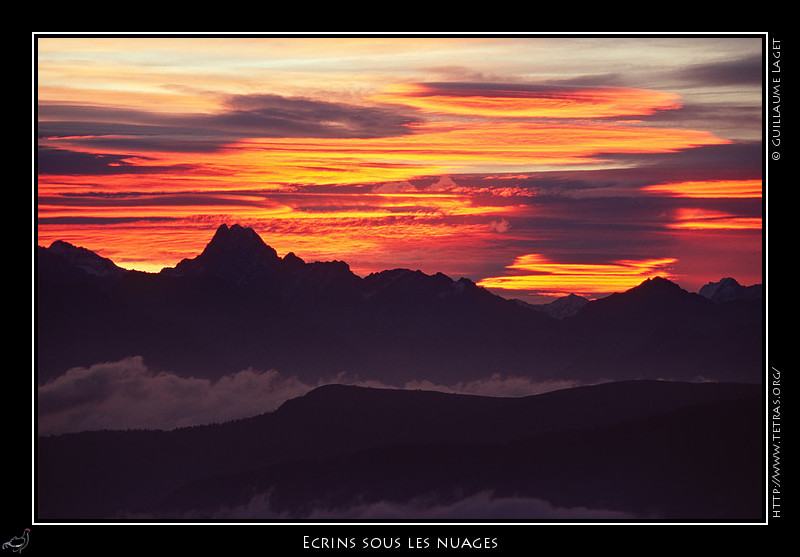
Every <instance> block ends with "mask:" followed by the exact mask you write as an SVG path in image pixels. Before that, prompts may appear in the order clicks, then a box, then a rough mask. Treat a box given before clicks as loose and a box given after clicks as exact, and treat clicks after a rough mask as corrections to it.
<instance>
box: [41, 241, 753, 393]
mask: <svg viewBox="0 0 800 557" xmlns="http://www.w3.org/2000/svg"><path fill="white" fill-rule="evenodd" d="M37 254H38V257H37V262H38V263H37V282H36V288H37V291H36V341H37V343H36V350H37V374H38V381H39V383H43V382H45V381H46V380H48V379H51V378H53V377H56V376H59V375H62V374H63V373H64V372H66V371H67V370H68V369H70V368H71V367H76V366H83V367H88V366H91V365H93V364H96V363H98V362H113V361H120V360H123V359H125V358H129V357H134V356H141V357H142V358H143V359H144V361H145V362H146V364H147V365H148V366H149V367H151V368H153V369H158V370H166V371H169V372H173V373H177V374H180V375H186V376H195V377H205V378H219V377H221V376H224V375H228V374H232V373H236V372H239V371H241V370H244V369H248V368H252V369H256V370H268V369H275V370H278V371H279V372H281V373H285V374H287V375H296V376H298V377H300V378H301V379H303V380H305V381H309V382H313V381H316V380H319V379H320V378H330V377H332V376H334V375H335V374H337V373H340V372H346V373H349V374H352V375H358V376H360V377H362V378H375V379H379V380H381V381H382V382H383V383H385V384H390V385H398V386H400V385H403V384H405V383H406V382H408V381H412V380H415V379H422V380H427V381H432V382H435V383H439V384H453V383H456V382H462V381H470V380H474V379H480V378H485V377H488V376H490V375H492V374H494V373H499V374H502V375H505V376H522V377H529V378H532V379H535V380H574V381H580V382H593V381H598V380H607V379H613V380H624V379H659V378H664V379H675V380H697V379H700V378H702V379H711V380H719V381H737V382H742V381H744V382H758V381H760V378H761V369H762V365H761V363H762V361H763V321H762V315H763V305H762V302H761V299H760V298H759V297H758V296H752V295H750V296H747V297H744V298H737V297H735V296H734V297H733V298H732V297H731V296H726V297H725V301H724V302H715V301H713V300H711V299H709V298H708V297H706V296H701V295H699V294H694V293H690V292H687V291H685V290H683V289H682V288H680V287H679V286H678V285H677V284H675V283H672V282H670V281H668V280H664V279H652V280H647V281H645V282H643V283H642V284H641V285H640V286H637V287H636V288H633V289H631V290H629V291H627V292H622V293H618V294H614V295H612V296H609V297H607V298H604V299H601V300H595V301H591V302H588V303H582V304H580V306H579V308H578V307H577V306H576V307H574V308H570V311H569V312H568V315H569V316H568V317H563V316H562V318H557V317H554V316H553V315H554V314H553V312H552V311H550V310H552V308H549V310H547V311H545V310H542V311H540V310H538V309H535V308H531V307H529V306H526V305H524V304H519V303H517V302H515V301H513V300H507V299H504V298H502V297H499V296H496V295H493V294H492V293H490V292H489V291H487V290H485V289H483V288H480V287H478V286H477V285H475V284H474V283H473V282H472V281H470V280H468V279H465V278H461V279H458V280H453V279H452V278H450V277H447V276H445V275H443V274H441V273H437V274H435V275H427V274H425V273H422V272H420V271H412V270H409V269H392V270H386V271H383V272H380V273H374V274H371V275H369V276H366V277H360V276H357V275H355V274H354V273H353V272H352V271H351V270H350V268H349V267H348V265H347V264H346V263H344V262H341V261H329V262H312V263H307V262H305V261H303V260H302V259H300V258H299V257H297V256H296V255H294V254H292V253H289V254H287V255H286V256H284V257H282V258H281V257H279V256H278V255H277V253H276V252H275V250H274V249H273V248H271V247H269V246H267V245H266V244H264V242H263V241H262V240H261V238H260V237H259V236H258V235H257V234H256V233H255V232H254V231H253V230H252V229H249V228H243V227H241V226H238V225H234V226H231V227H228V226H226V225H222V226H220V227H219V228H218V230H217V232H216V233H215V234H214V237H213V238H212V239H211V241H210V242H209V244H208V246H206V248H205V249H204V250H203V252H202V253H201V254H199V255H198V256H197V257H195V258H192V259H186V260H183V261H181V262H180V263H179V264H178V265H176V266H175V267H174V268H168V269H164V270H162V271H161V272H160V273H141V272H135V271H125V270H123V269H120V268H119V267H117V266H116V265H114V263H113V262H111V261H109V260H107V259H103V258H101V257H99V256H97V255H96V254H93V253H92V252H90V251H88V250H84V249H82V248H77V247H74V246H70V245H69V244H65V243H64V242H56V243H54V244H53V245H52V246H51V247H49V248H44V247H40V248H38V252H37ZM558 315H559V316H560V314H558Z"/></svg>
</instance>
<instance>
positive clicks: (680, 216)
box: [669, 209, 762, 230]
mask: <svg viewBox="0 0 800 557" xmlns="http://www.w3.org/2000/svg"><path fill="white" fill-rule="evenodd" d="M669 227H670V228H673V229H677V230H761V228H762V220H761V218H760V217H738V216H735V215H729V214H727V213H722V212H719V211H707V210H703V209H679V210H678V212H677V214H676V220H675V222H673V223H671V224H669Z"/></svg>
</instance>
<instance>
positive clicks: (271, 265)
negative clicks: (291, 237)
mask: <svg viewBox="0 0 800 557" xmlns="http://www.w3.org/2000/svg"><path fill="white" fill-rule="evenodd" d="M280 261H281V259H280V258H279V257H278V254H277V252H276V251H275V249H273V248H272V247H270V246H268V245H267V244H265V243H264V241H263V240H262V239H261V237H260V236H259V235H258V234H257V233H256V232H255V230H253V229H252V228H245V227H242V226H240V225H238V224H234V225H233V226H231V227H230V228H229V227H228V226H227V225H226V224H221V225H220V226H219V228H217V231H216V232H215V233H214V237H213V238H211V241H210V242H209V243H208V245H207V246H206V247H205V249H204V250H203V252H202V253H201V254H200V255H198V256H197V257H195V258H192V259H184V260H182V261H180V262H179V263H178V264H177V265H176V266H175V267H173V268H165V269H162V270H161V273H162V274H164V275H168V276H192V275H199V274H204V273H207V274H211V275H214V276H217V277H219V278H223V279H226V280H230V281H232V282H234V283H237V284H241V283H246V282H249V281H252V280H255V279H257V278H259V277H261V276H263V275H265V274H269V273H271V272H274V271H275V269H276V268H277V266H278V264H279V262H280Z"/></svg>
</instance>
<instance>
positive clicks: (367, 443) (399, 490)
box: [37, 381, 763, 520]
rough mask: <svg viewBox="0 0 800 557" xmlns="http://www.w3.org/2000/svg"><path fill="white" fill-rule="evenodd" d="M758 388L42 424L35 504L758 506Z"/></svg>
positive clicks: (700, 511) (703, 513) (664, 387)
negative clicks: (58, 427) (51, 430)
mask: <svg viewBox="0 0 800 557" xmlns="http://www.w3.org/2000/svg"><path fill="white" fill-rule="evenodd" d="M760 392H761V389H760V386H758V385H748V384H724V383H680V382H666V381H626V382H615V383H606V384H601V385H596V386H587V387H577V388H570V389H565V390H560V391H554V392H550V393H545V394H541V395H535V396H529V397H521V398H495V397H481V396H468V395H455V394H445V393H437V392H430V391H410V390H394V389H372V388H362V387H353V386H342V385H330V386H325V387H320V388H318V389H316V390H314V391H311V392H310V393H308V394H306V395H305V396H302V397H299V398H296V399H293V400H290V401H288V402H286V403H284V405H282V406H281V407H280V408H279V409H278V410H276V411H274V412H270V413H267V414H263V415H260V416H256V417H253V418H248V419H243V420H237V421H233V422H228V423H225V424H218V425H208V426H197V427H191V428H184V429H178V430H173V431H168V432H165V431H97V432H84V433H77V434H68V435H61V436H52V437H44V438H40V439H39V440H38V450H37V478H38V484H37V487H38V489H37V511H38V516H39V518H41V519H43V520H69V519H75V520H92V519H104V518H113V517H118V518H119V517H126V516H127V517H136V516H137V515H138V516H140V517H141V516H145V517H155V518H169V517H175V516H178V515H185V516H190V515H192V513H195V514H194V515H193V516H195V517H211V516H212V515H213V513H214V512H215V511H217V510H219V509H222V508H229V509H230V508H233V507H236V506H241V505H247V504H248V503H249V502H250V500H252V499H254V498H256V499H257V498H259V497H261V496H266V495H267V494H271V495H270V497H271V498H272V499H271V504H272V505H274V508H273V509H272V510H273V511H275V512H276V513H278V514H280V515H283V516H287V517H303V516H307V515H308V513H310V512H311V511H312V510H313V509H317V508H320V509H322V510H326V509H327V510H328V511H330V510H331V509H334V510H335V508H336V507H337V506H338V507H339V508H340V510H341V509H343V508H346V507H349V506H352V505H355V504H356V503H357V502H359V501H360V502H361V503H378V502H381V501H393V502H394V503H395V504H405V503H408V502H409V501H410V500H416V499H419V498H423V499H424V498H426V497H428V498H431V497H433V498H434V500H431V504H437V505H438V504H443V503H446V502H450V503H452V502H453V501H454V499H453V498H454V497H457V496H459V494H461V496H466V495H469V494H476V493H481V492H487V491H491V492H493V493H495V494H496V495H497V496H504V497H529V498H536V499H542V500H545V501H548V502H550V503H551V504H553V505H557V506H568V507H576V508H577V507H584V508H599V509H610V510H614V511H619V512H626V513H635V514H637V515H638V514H640V513H651V514H652V513H658V514H661V515H666V516H667V517H672V518H679V517H688V518H698V517H700V518H714V517H716V518H719V517H728V518H730V517H734V518H740V519H752V518H753V517H754V516H755V515H757V514H758V512H759V509H760V507H759V505H758V501H759V499H758V497H756V498H755V500H754V496H757V495H759V494H760V486H761V483H760V482H759V480H758V478H759V473H758V471H759V470H760V466H761V463H762V457H761V454H760V452H759V445H760V444H761V435H760V434H759V431H760V429H759V428H760V424H761V419H760V416H762V415H763V412H761V398H760ZM728 459H730V460H728ZM754 471H755V472H756V474H755V475H753V472H754ZM318 506H319V507H318Z"/></svg>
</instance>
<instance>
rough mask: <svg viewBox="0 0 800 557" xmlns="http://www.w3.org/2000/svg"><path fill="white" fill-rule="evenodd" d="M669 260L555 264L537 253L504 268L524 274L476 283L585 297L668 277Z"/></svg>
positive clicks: (670, 260) (504, 288)
mask: <svg viewBox="0 0 800 557" xmlns="http://www.w3.org/2000/svg"><path fill="white" fill-rule="evenodd" d="M676 261H677V260H676V259H671V258H661V259H643V260H629V259H626V260H619V261H614V262H611V263H601V264H597V263H556V262H554V261H551V260H550V259H548V258H547V257H545V256H543V255H541V254H536V253H534V254H528V255H523V256H520V257H517V258H516V259H515V260H514V263H512V264H511V265H509V266H508V267H507V268H508V269H514V270H518V271H525V272H526V274H522V275H510V276H503V277H490V278H485V279H483V280H481V281H479V282H478V283H477V284H478V285H479V286H482V287H484V288H498V289H503V290H528V291H535V292H537V293H539V294H543V295H551V296H563V295H566V294H569V293H574V294H582V295H589V296H591V295H592V294H595V293H605V292H620V291H623V290H628V289H630V288H633V287H634V286H637V285H638V284H640V283H641V282H642V281H644V280H646V279H648V278H653V277H655V276H662V277H665V278H669V277H670V272H669V269H670V266H671V265H672V264H674V263H675V262H676Z"/></svg>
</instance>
